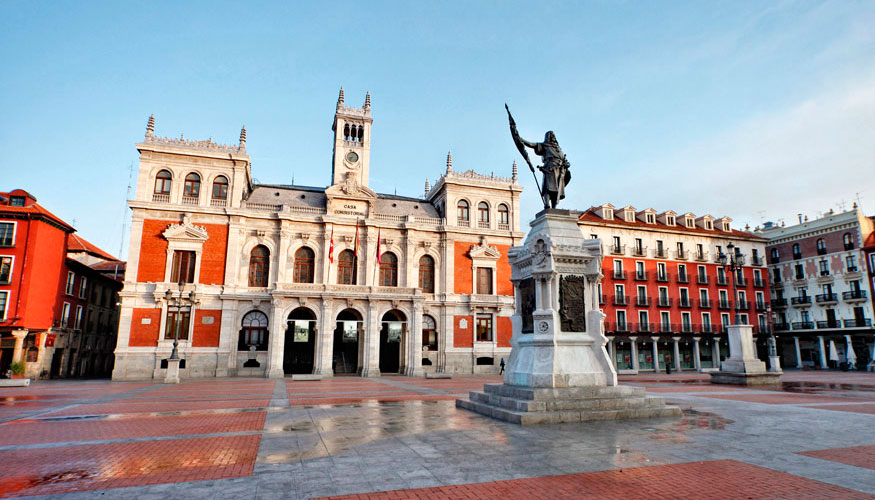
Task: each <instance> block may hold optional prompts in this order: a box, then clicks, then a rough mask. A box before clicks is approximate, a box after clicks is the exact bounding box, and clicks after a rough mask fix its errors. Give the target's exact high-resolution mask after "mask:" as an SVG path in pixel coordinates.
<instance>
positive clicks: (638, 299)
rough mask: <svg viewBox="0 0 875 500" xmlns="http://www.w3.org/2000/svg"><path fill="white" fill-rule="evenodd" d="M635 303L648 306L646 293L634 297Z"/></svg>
mask: <svg viewBox="0 0 875 500" xmlns="http://www.w3.org/2000/svg"><path fill="white" fill-rule="evenodd" d="M635 305H636V306H638V307H649V306H650V297H648V296H646V295H644V296H640V295H639V296H637V297H635Z"/></svg>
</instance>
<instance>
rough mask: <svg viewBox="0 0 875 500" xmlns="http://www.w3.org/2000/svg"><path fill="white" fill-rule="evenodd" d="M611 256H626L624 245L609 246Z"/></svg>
mask: <svg viewBox="0 0 875 500" xmlns="http://www.w3.org/2000/svg"><path fill="white" fill-rule="evenodd" d="M609 251H610V252H611V255H626V245H611V246H610V250H609Z"/></svg>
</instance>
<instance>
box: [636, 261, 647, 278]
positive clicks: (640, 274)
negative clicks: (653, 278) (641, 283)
mask: <svg viewBox="0 0 875 500" xmlns="http://www.w3.org/2000/svg"><path fill="white" fill-rule="evenodd" d="M646 276H647V275H646V274H645V273H644V263H643V262H640V261H638V262H635V279H636V280H643V279H645V277H646Z"/></svg>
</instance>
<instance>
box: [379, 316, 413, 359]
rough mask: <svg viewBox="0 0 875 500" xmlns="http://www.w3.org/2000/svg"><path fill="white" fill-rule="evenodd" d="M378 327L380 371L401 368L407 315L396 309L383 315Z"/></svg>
mask: <svg viewBox="0 0 875 500" xmlns="http://www.w3.org/2000/svg"><path fill="white" fill-rule="evenodd" d="M381 325H382V327H381V328H380V373H398V372H399V371H400V370H401V346H402V344H403V343H404V340H405V339H406V338H407V316H405V315H404V313H403V312H401V311H398V310H392V311H389V312H387V313H386V314H384V315H383V319H382V322H381Z"/></svg>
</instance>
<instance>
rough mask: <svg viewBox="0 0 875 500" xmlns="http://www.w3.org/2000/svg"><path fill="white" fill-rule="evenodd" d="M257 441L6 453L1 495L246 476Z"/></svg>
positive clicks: (201, 441) (243, 439)
mask: <svg viewBox="0 0 875 500" xmlns="http://www.w3.org/2000/svg"><path fill="white" fill-rule="evenodd" d="M260 439H261V436H259V435H249V436H229V437H214V438H194V439H173V440H167V441H152V442H131V443H114V444H103V445H81V446H64V447H52V448H36V449H20V450H13V451H7V452H4V455H5V457H4V464H3V476H4V479H3V481H0V496H6V497H12V496H25V495H46V494H50V493H62V492H63V493H66V492H74V491H85V490H97V489H105V488H120V487H124V486H143V485H148V484H159V483H180V482H185V481H199V480H204V479H219V478H231V477H240V476H247V475H250V474H252V468H253V466H254V464H255V456H256V453H257V452H258V443H259V440H260Z"/></svg>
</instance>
